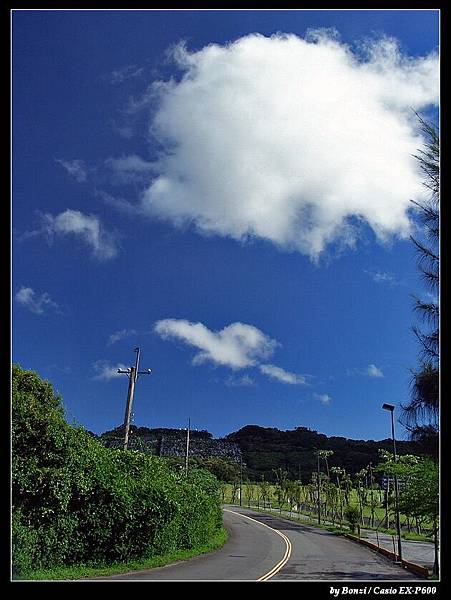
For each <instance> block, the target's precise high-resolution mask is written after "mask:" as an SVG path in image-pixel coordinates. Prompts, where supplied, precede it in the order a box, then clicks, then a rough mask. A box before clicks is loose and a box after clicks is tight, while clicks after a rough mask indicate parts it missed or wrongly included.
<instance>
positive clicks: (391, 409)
mask: <svg viewBox="0 0 451 600" xmlns="http://www.w3.org/2000/svg"><path fill="white" fill-rule="evenodd" d="M382 408H383V409H384V410H387V411H389V412H390V414H391V436H392V440H393V458H394V461H395V463H396V461H397V456H396V440H395V422H394V419H393V413H394V411H395V407H394V406H393V404H383V405H382ZM394 481H395V509H396V532H397V534H398V556H399V560H400V562H401V561H402V547H401V526H400V523H399V488H398V477H397V475H396V473H394Z"/></svg>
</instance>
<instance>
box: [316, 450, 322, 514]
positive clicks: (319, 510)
mask: <svg viewBox="0 0 451 600" xmlns="http://www.w3.org/2000/svg"><path fill="white" fill-rule="evenodd" d="M316 457H317V461H318V463H317V487H318V492H317V493H318V525H321V482H320V471H319V450H317V451H316Z"/></svg>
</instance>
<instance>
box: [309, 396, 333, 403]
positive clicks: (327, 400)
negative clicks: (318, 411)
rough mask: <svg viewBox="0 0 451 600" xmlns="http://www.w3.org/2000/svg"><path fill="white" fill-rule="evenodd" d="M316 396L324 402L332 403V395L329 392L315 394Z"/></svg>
mask: <svg viewBox="0 0 451 600" xmlns="http://www.w3.org/2000/svg"><path fill="white" fill-rule="evenodd" d="M313 395H314V397H315V398H316V399H317V400H319V401H320V402H321V403H322V404H327V405H329V404H330V401H331V400H332V397H331V396H329V394H313Z"/></svg>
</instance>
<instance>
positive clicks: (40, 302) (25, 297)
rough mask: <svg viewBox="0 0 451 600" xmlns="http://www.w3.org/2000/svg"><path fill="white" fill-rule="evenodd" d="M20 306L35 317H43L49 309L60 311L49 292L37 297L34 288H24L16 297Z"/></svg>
mask: <svg viewBox="0 0 451 600" xmlns="http://www.w3.org/2000/svg"><path fill="white" fill-rule="evenodd" d="M14 298H15V300H16V302H17V303H18V304H20V305H21V306H23V307H24V308H26V309H28V310H29V311H30V312H32V313H34V314H35V315H42V314H43V313H44V312H46V311H47V310H48V309H53V310H56V311H58V309H59V305H58V304H57V303H56V302H54V301H53V300H52V298H51V296H50V294H48V293H47V292H43V293H42V294H41V295H37V294H36V292H35V291H34V289H33V288H31V287H25V286H22V287H21V288H20V290H19V291H18V292H17V293H16V295H15V297H14Z"/></svg>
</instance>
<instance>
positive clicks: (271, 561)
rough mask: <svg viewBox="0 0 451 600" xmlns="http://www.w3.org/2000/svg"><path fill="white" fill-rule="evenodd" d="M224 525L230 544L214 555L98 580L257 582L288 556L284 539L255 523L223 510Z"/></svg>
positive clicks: (97, 578) (205, 555)
mask: <svg viewBox="0 0 451 600" xmlns="http://www.w3.org/2000/svg"><path fill="white" fill-rule="evenodd" d="M224 525H225V527H226V529H227V530H228V532H229V539H228V541H227V543H226V544H225V545H224V546H223V547H222V548H221V549H220V550H217V551H215V552H212V553H211V554H204V555H202V556H197V557H195V558H191V559H190V560H187V561H183V562H179V563H175V564H172V565H167V566H166V567H158V568H156V569H151V570H148V571H133V572H130V573H124V574H122V575H111V576H108V577H96V578H94V579H96V580H140V581H154V580H160V581H180V580H182V581H190V580H191V581H211V580H215V581H225V580H226V581H249V580H250V581H257V580H258V579H260V578H261V577H263V576H264V575H266V574H267V573H270V572H271V570H272V569H273V567H274V566H275V565H277V564H278V563H279V562H280V561H281V560H282V558H283V557H284V555H285V552H286V543H285V540H284V539H283V538H282V537H281V536H280V535H278V534H277V533H275V532H274V531H272V530H271V529H269V528H268V527H264V526H262V525H260V524H258V523H255V521H251V520H250V519H247V518H245V517H243V516H241V515H239V514H236V513H234V512H229V511H227V510H226V511H224Z"/></svg>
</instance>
